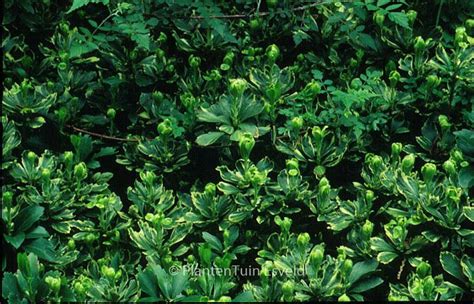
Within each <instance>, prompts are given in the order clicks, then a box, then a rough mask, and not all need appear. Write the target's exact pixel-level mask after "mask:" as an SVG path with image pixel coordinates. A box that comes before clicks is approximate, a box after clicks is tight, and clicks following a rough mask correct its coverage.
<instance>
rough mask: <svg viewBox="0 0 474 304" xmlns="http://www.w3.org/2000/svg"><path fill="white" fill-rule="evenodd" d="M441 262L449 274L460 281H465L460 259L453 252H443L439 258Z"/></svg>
mask: <svg viewBox="0 0 474 304" xmlns="http://www.w3.org/2000/svg"><path fill="white" fill-rule="evenodd" d="M439 261H440V262H441V266H443V269H444V270H445V271H446V272H447V273H449V274H450V275H452V276H453V277H455V278H457V279H458V280H461V281H464V275H463V271H462V268H461V265H460V261H459V258H458V257H456V256H455V255H454V254H452V253H451V252H448V251H444V252H441V255H440V256H439Z"/></svg>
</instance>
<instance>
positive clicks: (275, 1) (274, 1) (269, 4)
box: [267, 0, 278, 8]
mask: <svg viewBox="0 0 474 304" xmlns="http://www.w3.org/2000/svg"><path fill="white" fill-rule="evenodd" d="M277 4H278V0H267V7H268V8H273V7H275V6H276V5H277Z"/></svg>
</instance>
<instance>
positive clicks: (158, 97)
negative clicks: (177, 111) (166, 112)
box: [151, 91, 164, 103]
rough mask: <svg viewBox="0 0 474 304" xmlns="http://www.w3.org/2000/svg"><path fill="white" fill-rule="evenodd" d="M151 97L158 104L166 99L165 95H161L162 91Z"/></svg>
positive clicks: (154, 93)
mask: <svg viewBox="0 0 474 304" xmlns="http://www.w3.org/2000/svg"><path fill="white" fill-rule="evenodd" d="M151 96H152V97H153V100H154V101H155V102H156V103H160V102H162V101H163V99H164V95H163V93H161V92H160V91H154V92H153V93H152V94H151Z"/></svg>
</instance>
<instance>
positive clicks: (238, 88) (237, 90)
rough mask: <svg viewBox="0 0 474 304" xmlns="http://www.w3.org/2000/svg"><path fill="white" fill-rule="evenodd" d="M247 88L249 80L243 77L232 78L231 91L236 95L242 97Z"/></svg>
mask: <svg viewBox="0 0 474 304" xmlns="http://www.w3.org/2000/svg"><path fill="white" fill-rule="evenodd" d="M246 89H247V81H246V80H245V79H242V78H237V79H231V80H230V93H231V94H232V95H233V96H235V97H240V96H242V94H243V93H244V92H245V90H246Z"/></svg>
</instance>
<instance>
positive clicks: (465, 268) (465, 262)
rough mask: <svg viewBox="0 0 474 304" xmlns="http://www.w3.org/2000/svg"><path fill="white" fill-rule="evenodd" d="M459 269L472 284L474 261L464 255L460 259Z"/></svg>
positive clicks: (473, 279)
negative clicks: (460, 268)
mask: <svg viewBox="0 0 474 304" xmlns="http://www.w3.org/2000/svg"><path fill="white" fill-rule="evenodd" d="M461 267H462V272H463V273H464V275H465V276H466V277H467V279H468V281H469V282H471V284H472V282H474V259H473V258H472V257H470V256H467V255H464V256H463V257H462V258H461Z"/></svg>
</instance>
